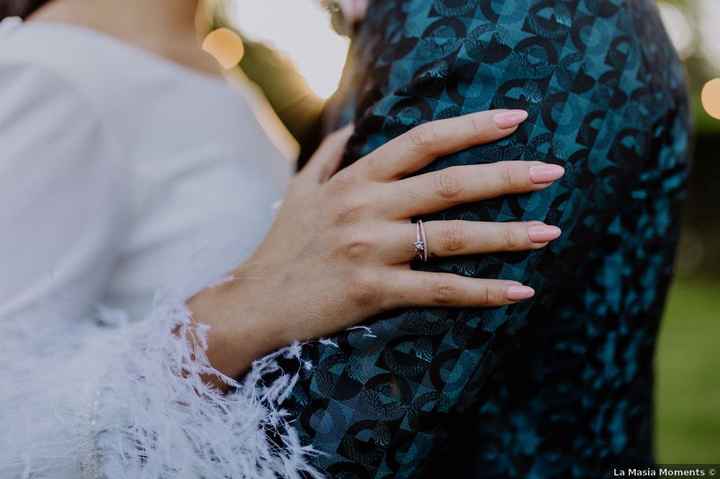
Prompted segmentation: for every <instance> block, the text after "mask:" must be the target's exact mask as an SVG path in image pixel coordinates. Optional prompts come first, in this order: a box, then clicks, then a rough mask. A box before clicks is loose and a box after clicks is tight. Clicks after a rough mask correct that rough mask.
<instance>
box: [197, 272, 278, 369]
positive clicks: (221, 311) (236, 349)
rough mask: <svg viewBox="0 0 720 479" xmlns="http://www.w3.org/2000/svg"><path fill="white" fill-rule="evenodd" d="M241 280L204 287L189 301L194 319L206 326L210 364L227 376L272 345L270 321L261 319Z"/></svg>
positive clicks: (260, 311)
mask: <svg viewBox="0 0 720 479" xmlns="http://www.w3.org/2000/svg"><path fill="white" fill-rule="evenodd" d="M240 283H241V282H238V281H231V282H228V283H225V284H222V285H220V286H216V287H212V288H208V289H205V290H203V291H201V292H199V293H198V294H196V295H195V296H194V297H192V298H191V299H190V300H189V301H188V308H189V309H190V311H191V313H192V318H193V321H194V322H195V323H197V324H203V325H205V326H207V327H208V332H207V336H208V349H207V356H208V359H209V361H210V364H211V365H212V366H213V367H214V368H215V369H217V370H218V371H220V372H222V373H223V374H225V375H227V376H230V377H238V376H240V375H241V374H243V373H244V372H245V371H246V370H247V369H249V368H250V366H251V365H252V363H253V361H255V360H256V359H258V358H260V357H262V356H264V355H265V354H268V353H270V352H272V351H273V349H274V347H275V344H274V336H275V335H274V334H273V331H272V330H271V328H270V325H271V323H270V322H269V321H265V320H264V319H263V317H262V308H260V307H259V305H258V304H257V301H256V300H254V295H253V294H252V293H250V292H249V291H248V290H246V289H244V288H243V284H240ZM255 296H256V295H255Z"/></svg>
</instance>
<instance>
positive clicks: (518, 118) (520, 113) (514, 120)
mask: <svg viewBox="0 0 720 479" xmlns="http://www.w3.org/2000/svg"><path fill="white" fill-rule="evenodd" d="M527 117H528V112H526V111H524V110H510V111H505V112H502V113H498V114H497V115H495V116H494V117H493V120H495V124H496V125H497V127H498V128H500V129H501V130H508V129H510V128H514V127H516V126H518V125H519V124H520V123H522V122H524V121H525V120H527Z"/></svg>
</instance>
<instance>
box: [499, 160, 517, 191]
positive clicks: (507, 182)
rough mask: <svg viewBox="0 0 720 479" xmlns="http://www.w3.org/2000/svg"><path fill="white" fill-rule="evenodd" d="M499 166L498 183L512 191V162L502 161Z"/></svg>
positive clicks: (513, 184)
mask: <svg viewBox="0 0 720 479" xmlns="http://www.w3.org/2000/svg"><path fill="white" fill-rule="evenodd" d="M498 167H499V168H500V171H499V173H500V184H501V185H502V187H503V189H505V190H508V191H513V190H514V187H515V175H514V174H513V168H512V164H511V163H509V162H503V163H500V164H499V165H498Z"/></svg>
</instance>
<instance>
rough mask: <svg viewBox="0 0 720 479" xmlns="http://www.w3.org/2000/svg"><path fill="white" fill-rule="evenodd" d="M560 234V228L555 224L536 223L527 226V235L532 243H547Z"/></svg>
mask: <svg viewBox="0 0 720 479" xmlns="http://www.w3.org/2000/svg"><path fill="white" fill-rule="evenodd" d="M560 235H562V230H561V229H560V228H558V227H557V226H549V225H537V226H530V227H529V228H528V236H529V237H530V241H532V242H533V243H547V242H548V241H554V240H556V239H558V238H559V237H560Z"/></svg>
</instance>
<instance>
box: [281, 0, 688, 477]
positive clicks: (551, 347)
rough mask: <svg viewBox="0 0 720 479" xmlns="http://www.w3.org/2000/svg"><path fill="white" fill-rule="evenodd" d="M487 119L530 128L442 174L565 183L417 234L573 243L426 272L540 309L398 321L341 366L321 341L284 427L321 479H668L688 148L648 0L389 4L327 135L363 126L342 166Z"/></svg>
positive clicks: (676, 89) (459, 212)
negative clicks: (620, 472)
mask: <svg viewBox="0 0 720 479" xmlns="http://www.w3.org/2000/svg"><path fill="white" fill-rule="evenodd" d="M491 108H522V109H527V110H528V111H529V112H530V118H529V120H528V121H527V122H526V123H525V124H524V125H522V127H521V128H520V129H519V131H518V132H517V133H516V134H515V135H513V136H512V137H511V138H509V139H506V140H503V141H501V142H499V143H496V144H491V145H485V146H481V147H478V148H473V149H471V150H468V151H465V152H463V153H460V154H456V155H453V156H449V157H446V158H442V159H439V160H437V161H436V162H435V163H434V164H433V165H431V167H430V168H429V169H428V170H438V169H442V168H446V167H448V166H451V165H464V164H478V163H491V162H496V161H500V160H541V161H545V162H550V163H556V164H560V165H563V166H564V167H565V168H566V170H567V174H566V176H565V177H564V178H563V179H562V180H561V181H560V182H558V183H557V184H556V185H554V186H552V187H551V188H549V189H548V190H546V191H542V192H538V193H533V194H531V195H524V196H517V197H505V198H502V199H499V200H494V201H485V202H482V203H479V204H473V205H464V206H462V207H458V208H454V209H452V210H449V211H446V212H444V213H442V214H437V215H434V216H429V217H426V218H423V219H424V220H433V219H464V220H477V221H517V220H541V221H545V222H547V223H548V224H554V225H558V226H560V227H561V228H562V229H563V231H564V234H563V236H562V238H561V239H560V240H558V241H557V242H555V243H553V244H552V245H550V246H549V247H548V248H546V249H544V250H542V251H534V252H530V253H512V254H493V255H483V256H474V257H464V258H460V259H458V258H453V259H440V260H436V261H432V262H431V263H430V264H428V265H423V266H422V268H426V269H428V270H433V271H448V272H453V273H457V274H461V275H466V276H473V277H486V278H504V279H511V280H517V281H521V282H523V283H526V284H529V285H531V286H532V287H534V288H535V289H536V290H537V292H538V294H537V296H536V299H535V300H533V301H531V302H528V303H524V304H518V305H514V306H509V307H505V308H501V309H495V310H483V309H458V310H455V309H453V310H450V309H411V310H403V311H397V312H393V313H391V314H386V315H383V316H382V317H377V318H373V319H372V321H370V322H368V323H367V325H368V326H369V328H370V331H371V332H368V331H364V330H352V331H348V332H344V333H342V334H340V335H338V336H337V337H335V338H333V339H334V341H335V343H337V347H335V346H333V345H330V344H328V343H323V344H321V343H315V344H311V345H310V346H309V347H308V349H307V359H308V360H310V361H311V362H312V364H313V366H314V368H313V369H312V370H310V371H305V372H303V377H302V380H301V382H300V383H299V384H298V386H297V387H296V388H295V391H294V394H293V397H292V398H291V399H292V401H291V406H292V407H291V410H292V411H294V412H295V414H296V415H297V418H298V419H297V426H298V428H299V429H300V431H301V434H302V437H303V439H304V440H305V441H306V442H307V443H308V444H311V445H312V446H314V447H315V448H316V449H318V450H319V451H321V452H323V453H324V454H322V455H320V456H318V457H317V459H316V463H317V466H318V467H319V468H320V469H322V470H323V471H324V472H325V474H326V475H327V476H329V477H333V478H348V479H349V478H411V477H412V478H416V477H421V478H422V477H429V478H440V477H447V478H483V479H491V478H524V479H546V478H563V479H567V478H582V479H588V478H595V477H597V478H599V477H605V475H606V473H607V472H608V470H609V468H610V466H611V465H613V464H627V463H633V464H650V463H652V462H653V461H654V458H653V441H652V436H653V406H652V404H653V400H652V394H653V358H654V351H655V344H656V338H657V334H658V325H659V321H660V318H661V315H662V312H663V304H664V301H665V297H666V294H667V291H668V285H669V283H670V281H671V277H672V271H673V260H674V253H675V248H676V242H677V237H678V229H679V226H678V214H679V210H680V208H681V205H682V199H683V197H684V192H685V185H686V176H687V168H688V157H687V150H688V129H689V127H688V105H687V98H686V88H685V79H684V72H683V69H682V66H681V64H680V63H679V61H678V59H677V57H676V54H675V52H674V50H673V47H672V45H671V43H670V41H669V39H668V37H667V35H666V32H665V30H664V29H663V26H662V25H661V23H660V19H659V16H658V12H657V9H656V6H655V4H654V2H653V1H651V0H375V1H374V2H373V3H371V7H370V11H369V16H368V18H367V19H366V20H365V22H364V23H362V25H360V26H359V27H358V29H357V31H356V32H355V34H354V38H353V41H352V47H351V52H350V57H349V62H348V65H347V67H346V71H345V73H344V78H343V81H342V86H341V90H340V92H339V93H338V95H337V97H336V98H335V99H334V100H333V105H332V107H331V108H330V113H329V117H328V124H329V127H330V129H334V128H337V127H339V126H340V125H341V124H343V123H347V122H349V121H353V122H354V123H355V125H356V131H355V134H354V137H353V138H352V139H351V141H350V145H349V147H348V150H347V154H346V158H345V164H350V163H352V162H353V161H355V160H356V159H357V158H359V157H361V156H363V155H365V154H367V153H368V152H370V151H372V150H373V149H375V148H377V147H378V146H380V145H382V144H383V143H385V142H387V141H388V140H390V139H391V138H394V137H396V136H397V135H400V134H401V133H403V132H405V131H407V130H408V129H410V128H411V127H413V126H415V125H418V124H420V123H423V122H427V121H430V120H435V119H439V118H447V117H452V116H456V115H460V114H464V113H469V112H474V111H480V110H487V109H491ZM426 171H427V170H426ZM417 267H418V268H420V267H421V266H420V265H418V266H417Z"/></svg>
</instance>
